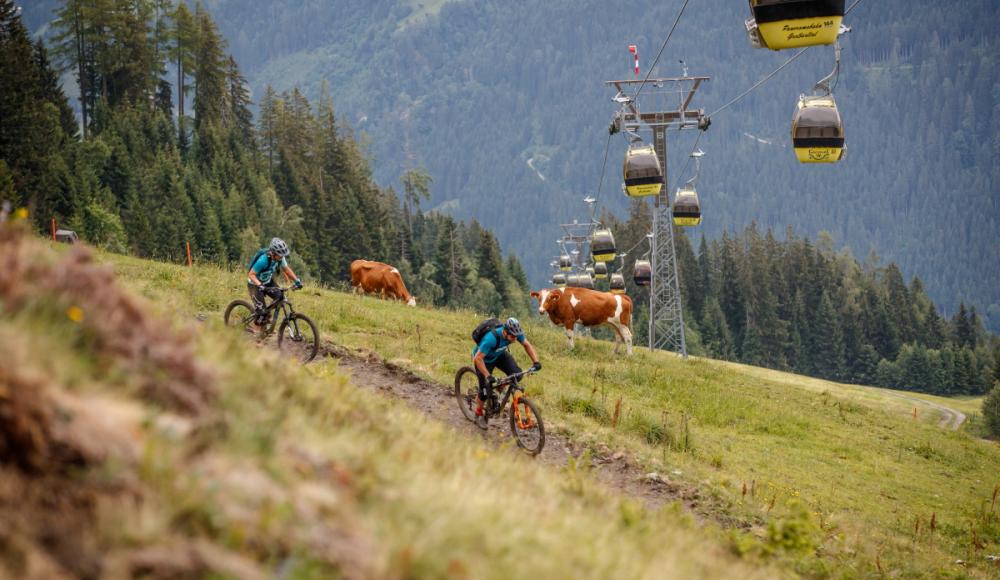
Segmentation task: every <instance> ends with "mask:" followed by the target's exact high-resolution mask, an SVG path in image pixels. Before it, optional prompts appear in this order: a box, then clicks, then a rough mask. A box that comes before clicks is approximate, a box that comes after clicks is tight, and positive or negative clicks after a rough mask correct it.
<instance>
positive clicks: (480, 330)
mask: <svg viewBox="0 0 1000 580" xmlns="http://www.w3.org/2000/svg"><path fill="white" fill-rule="evenodd" d="M472 337H473V340H475V341H476V347H475V348H474V349H472V363H473V365H474V366H475V368H476V375H477V377H478V379H479V395H478V398H477V399H476V425H478V426H479V428H480V429H486V428H487V419H486V412H485V409H484V407H485V405H486V404H491V405H492V406H493V407H496V406H497V401H496V400H495V394H494V391H493V386H494V385H495V384H496V382H497V379H496V377H494V376H493V370H494V369H500V370H502V371H503V372H504V373H505V374H506V375H507V376H510V375H513V374H517V373H520V372H521V368H520V367H518V366H517V361H515V360H514V357H513V356H512V355H511V354H510V352H509V351H508V350H507V347H508V346H510V344H511V343H513V342H514V341H517V342H519V343H521V346H523V347H524V352H526V353H528V356H529V357H530V358H531V362H532V363H533V364H532V367H531V370H532V371H538V370H540V369H541V368H542V363H541V362H539V361H538V354H537V353H536V352H535V347H533V346H531V343H530V342H528V340H527V339H526V338H525V337H524V329H522V328H521V323H520V322H518V320H517V319H516V318H508V319H507V320H506V322H503V323H501V322H500V321H499V320H497V319H496V318H490V319H488V320H484V321H483V322H481V323H480V324H479V326H477V327H476V329H475V330H474V331H473V333H472Z"/></svg>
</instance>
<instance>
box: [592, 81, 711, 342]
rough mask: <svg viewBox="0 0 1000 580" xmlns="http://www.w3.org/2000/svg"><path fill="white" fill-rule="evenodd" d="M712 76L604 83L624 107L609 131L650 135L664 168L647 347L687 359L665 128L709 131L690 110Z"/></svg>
mask: <svg viewBox="0 0 1000 580" xmlns="http://www.w3.org/2000/svg"><path fill="white" fill-rule="evenodd" d="M708 80H709V77H693V76H688V75H687V69H686V68H685V70H684V76H682V77H666V78H649V79H647V80H645V81H643V80H638V79H636V80H617V81H606V82H605V84H606V85H608V86H611V87H613V88H614V89H615V90H616V91H617V94H616V95H615V97H614V98H613V100H614V101H615V102H616V103H618V105H619V107H620V108H619V110H618V112H617V113H616V114H615V117H614V119H613V120H612V122H611V126H610V127H609V129H608V130H609V131H610V132H611V133H612V134H614V133H618V132H620V131H626V132H628V133H632V134H638V133H640V132H649V133H652V138H653V147H654V149H655V150H656V155H657V157H659V159H660V166H661V167H662V168H663V181H664V185H663V188H662V189H661V190H660V193H659V194H658V195H657V196H656V199H655V200H654V209H653V239H652V240H651V244H652V251H651V255H652V270H653V276H652V283H651V284H650V288H649V348H650V350H653V349H664V350H671V351H674V352H676V353H677V354H680V355H681V356H684V357H687V341H686V339H685V337H684V313H683V310H682V308H681V290H680V282H679V280H678V277H677V254H676V251H675V249H674V228H673V215H672V213H671V210H670V190H669V187H668V183H667V175H668V172H667V130H668V129H676V130H683V129H688V128H697V129H701V130H703V131H704V130H705V129H708V125H709V119H708V117H707V116H706V115H705V110H704V109H692V108H690V105H691V101H692V100H693V99H694V95H695V93H696V92H697V91H698V88H699V87H700V86H701V84H702V83H703V82H706V81H708ZM643 83H645V84H643ZM640 94H641V95H642V101H643V102H644V103H646V104H647V105H652V107H645V108H640V106H639V102H638V99H637V98H634V97H633V95H640ZM646 108H653V110H651V111H649V110H646Z"/></svg>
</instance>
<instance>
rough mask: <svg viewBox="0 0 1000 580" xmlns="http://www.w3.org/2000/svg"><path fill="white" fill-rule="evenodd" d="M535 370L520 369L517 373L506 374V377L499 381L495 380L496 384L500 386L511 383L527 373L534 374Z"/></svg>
mask: <svg viewBox="0 0 1000 580" xmlns="http://www.w3.org/2000/svg"><path fill="white" fill-rule="evenodd" d="M537 372H538V371H536V370H535V369H528V370H526V371H521V372H519V373H514V374H512V375H507V376H506V377H504V378H502V379H500V380H499V381H497V386H501V385H506V384H509V383H512V382H514V381H517V380H520V379H522V378H524V377H526V376H528V375H533V374H535V373H537Z"/></svg>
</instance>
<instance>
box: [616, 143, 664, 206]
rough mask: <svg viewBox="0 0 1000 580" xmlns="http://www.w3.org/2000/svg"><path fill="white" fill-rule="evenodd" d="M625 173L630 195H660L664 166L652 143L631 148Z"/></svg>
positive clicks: (627, 191)
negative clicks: (661, 164) (661, 165)
mask: <svg viewBox="0 0 1000 580" xmlns="http://www.w3.org/2000/svg"><path fill="white" fill-rule="evenodd" d="M623 174H624V179H625V193H626V194H627V195H628V196H629V197H643V196H647V195H659V194H660V191H661V190H662V189H663V168H662V167H660V158H659V157H657V156H656V150H655V149H653V146H652V145H647V146H644V147H631V148H629V150H628V153H626V154H625V165H624V168H623Z"/></svg>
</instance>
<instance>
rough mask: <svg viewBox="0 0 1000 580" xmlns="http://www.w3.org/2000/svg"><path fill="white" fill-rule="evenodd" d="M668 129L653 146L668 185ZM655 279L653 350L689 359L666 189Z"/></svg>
mask: <svg viewBox="0 0 1000 580" xmlns="http://www.w3.org/2000/svg"><path fill="white" fill-rule="evenodd" d="M666 133H667V129H666V127H663V126H660V127H654V128H653V146H654V147H655V149H656V154H657V156H658V157H659V158H660V166H661V167H663V180H664V182H667V183H669V182H668V181H667V136H666ZM652 246H653V247H652V267H653V280H652V282H651V284H650V286H649V348H650V350H653V349H664V350H672V351H674V352H676V353H678V354H680V355H681V356H685V357H686V356H687V339H686V338H685V336H684V311H683V308H682V307H681V288H680V280H679V279H678V277H677V252H676V251H675V249H674V222H673V215H672V213H671V211H670V195H669V193H668V192H667V187H666V186H664V187H663V191H662V192H661V193H660V195H658V196H656V200H655V202H654V206H653V240H652Z"/></svg>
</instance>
